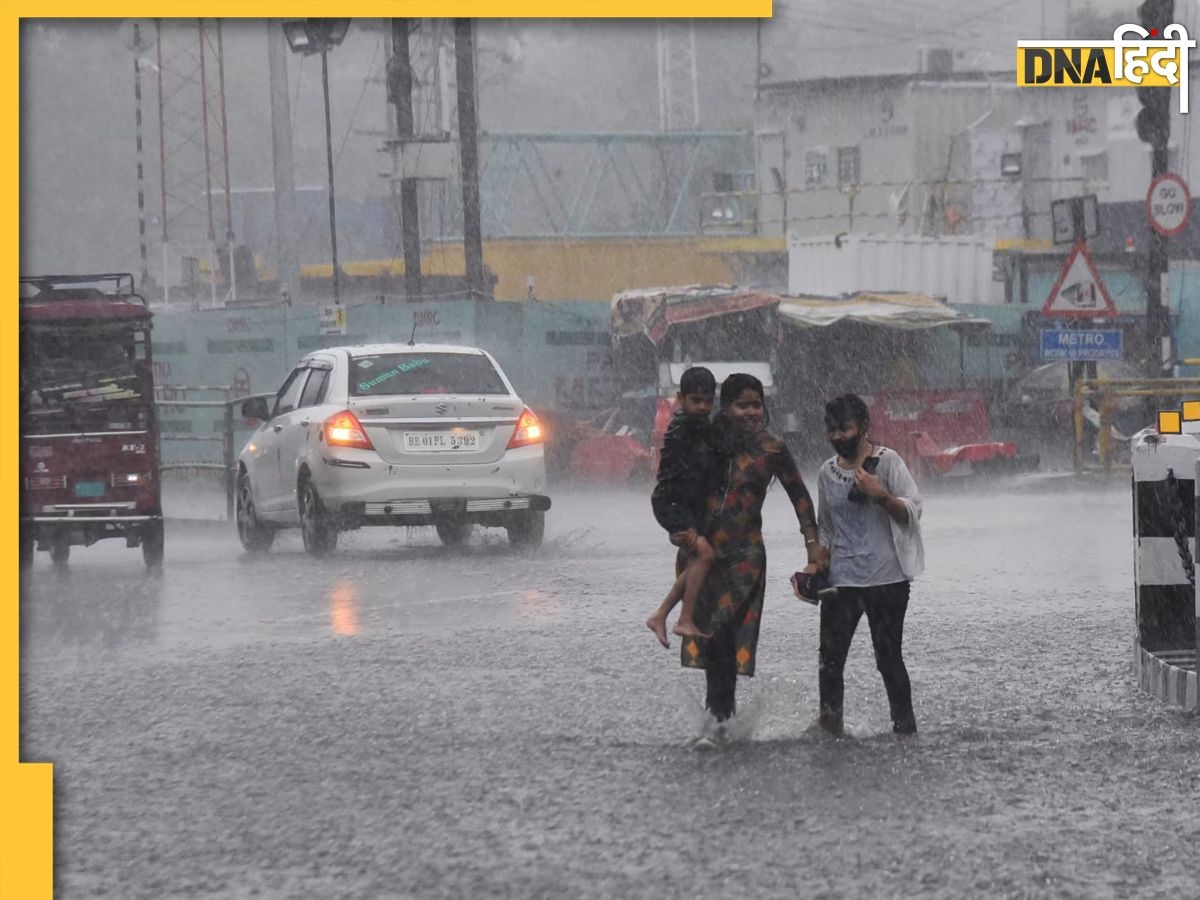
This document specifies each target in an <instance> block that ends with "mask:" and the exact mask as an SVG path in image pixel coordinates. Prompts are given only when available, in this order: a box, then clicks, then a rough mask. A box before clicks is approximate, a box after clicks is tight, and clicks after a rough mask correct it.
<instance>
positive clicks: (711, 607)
mask: <svg viewBox="0 0 1200 900" xmlns="http://www.w3.org/2000/svg"><path fill="white" fill-rule="evenodd" d="M772 478H777V479H779V483H780V484H782V485H783V488H784V490H785V491H787V495H788V499H789V500H791V502H792V506H793V507H794V508H795V511H796V518H797V519H798V520H799V522H800V527H801V528H802V529H803V528H813V529H815V528H816V527H817V522H816V517H815V515H814V512H813V503H812V497H811V496H810V495H809V493H808V488H807V487H806V486H805V484H804V479H802V478H801V477H800V472H799V470H797V468H796V462H795V460H794V459H793V458H792V454H791V451H790V450H788V448H787V445H786V444H784V442H783V439H782V438H779V437H777V436H775V435H773V434H769V433H767V432H762V433H761V434H760V435H759V436H758V437H757V438H755V439H754V440H753V443H752V445H751V446H750V447H749V448H748V449H742V450H739V451H737V452H736V453H734V454H733V455H732V456H731V457H730V459H729V462H728V470H727V477H726V480H725V492H724V494H723V495H721V494H717V495H715V496H713V497H710V498H709V501H708V505H709V514H710V516H711V521H712V528H711V530H710V532H709V534H710V539H711V541H712V544H713V549H714V550H716V553H717V559H716V562H714V563H713V567H712V568H711V569H710V570H709V573H708V579H707V580H706V581H705V583H704V589H703V590H702V591H701V592H700V596H699V597H698V598H697V601H696V624H697V625H698V626H699V627H700V629H701V630H702V631H705V632H708V633H710V634H713V635H714V637H713V638H712V639H703V638H701V639H697V638H685V639H684V641H683V650H682V662H683V665H684V666H688V667H691V668H696V669H704V668H707V667H708V665H707V656H708V650H709V645H711V644H712V642H713V641H715V640H719V639H721V635H722V634H733V635H734V640H735V641H736V644H737V646H736V648H735V650H734V651H733V652H734V656H735V658H736V660H737V670H738V674H740V675H746V676H751V675H753V674H754V664H755V658H756V656H755V654H756V651H757V647H758V628H759V623H760V621H761V619H762V607H763V595H764V593H765V589H766V578H767V551H766V547H765V546H764V545H763V537H762V505H763V500H764V499H765V498H766V495H767V487H768V486H769V485H770V483H771V479H772ZM685 562H686V554H685V553H683V552H681V553H680V554H679V556H677V558H676V571H677V572H679V571H682V565H683V564H685ZM722 626H728V627H724V628H723V627H722Z"/></svg>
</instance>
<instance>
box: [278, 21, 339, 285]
mask: <svg viewBox="0 0 1200 900" xmlns="http://www.w3.org/2000/svg"><path fill="white" fill-rule="evenodd" d="M349 27H350V20H349V19H304V20H302V21H298V22H284V23H283V34H284V36H285V37H286V38H287V42H288V47H290V48H291V49H292V52H293V53H303V54H304V55H305V56H309V55H311V54H314V53H319V54H321V89H322V91H323V93H324V95H325V160H326V163H327V165H328V168H329V247H330V251H331V252H332V255H333V302H334V305H335V306H341V305H342V300H341V291H340V286H339V278H338V253H337V206H336V202H335V200H334V192H333V126H332V124H331V123H330V118H329V51H330V50H332V49H333V48H334V47H336V46H338V45H339V44H341V42H342V41H343V40H344V39H345V37H346V30H347V29H348V28H349Z"/></svg>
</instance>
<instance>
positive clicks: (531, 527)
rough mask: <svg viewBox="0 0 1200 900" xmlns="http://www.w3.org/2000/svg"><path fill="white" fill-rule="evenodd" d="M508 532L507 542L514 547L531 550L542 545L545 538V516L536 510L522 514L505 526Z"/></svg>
mask: <svg viewBox="0 0 1200 900" xmlns="http://www.w3.org/2000/svg"><path fill="white" fill-rule="evenodd" d="M505 527H506V529H507V531H508V542H509V543H510V544H512V545H513V546H514V547H523V548H533V547H540V546H541V545H542V539H543V538H545V536H546V514H545V513H544V512H543V511H541V510H537V509H531V510H529V511H528V512H525V513H523V514H522V515H521V516H520V517H519V518H514V519H512V520H510V521H509V523H508V525H507V526H505Z"/></svg>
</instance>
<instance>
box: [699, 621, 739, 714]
mask: <svg viewBox="0 0 1200 900" xmlns="http://www.w3.org/2000/svg"><path fill="white" fill-rule="evenodd" d="M704 677H705V680H706V681H707V683H708V690H707V692H706V694H705V697H704V705H705V707H706V708H707V709H708V711H709V712H711V713H712V714H713V717H714V718H716V720H717V721H718V722H724V721H725V720H726V719H731V718H733V714H734V712H736V711H737V628H736V624H735V623H732V622H730V623H727V624H725V625H723V626H721V627H720V628H718V629H717V630H716V631H715V632H714V633H713V636H712V637H711V638H710V639H709V642H708V668H706V669H705V670H704Z"/></svg>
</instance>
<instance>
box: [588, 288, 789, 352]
mask: <svg viewBox="0 0 1200 900" xmlns="http://www.w3.org/2000/svg"><path fill="white" fill-rule="evenodd" d="M779 301H780V297H779V296H778V295H777V294H768V293H764V292H762V291H749V290H741V289H738V288H734V287H730V286H729V285H716V286H712V285H689V286H687V287H671V288H644V289H641V290H633V291H621V292H620V293H618V294H615V295H614V296H613V299H612V333H613V336H614V337H616V338H617V339H620V338H625V337H630V336H632V335H635V334H644V335H646V337H648V338H649V339H650V340H651V341H652V342H653V343H654V344H655V346H657V345H658V344H660V343H662V340H663V338H664V337H666V335H667V329H669V328H670V327H671V326H672V325H681V324H683V323H685V322H699V321H701V320H702V319H708V318H712V317H714V316H725V315H729V314H730V313H739V312H747V311H748V310H752V309H762V308H765V307H771V306H776V305H778V304H779Z"/></svg>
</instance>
